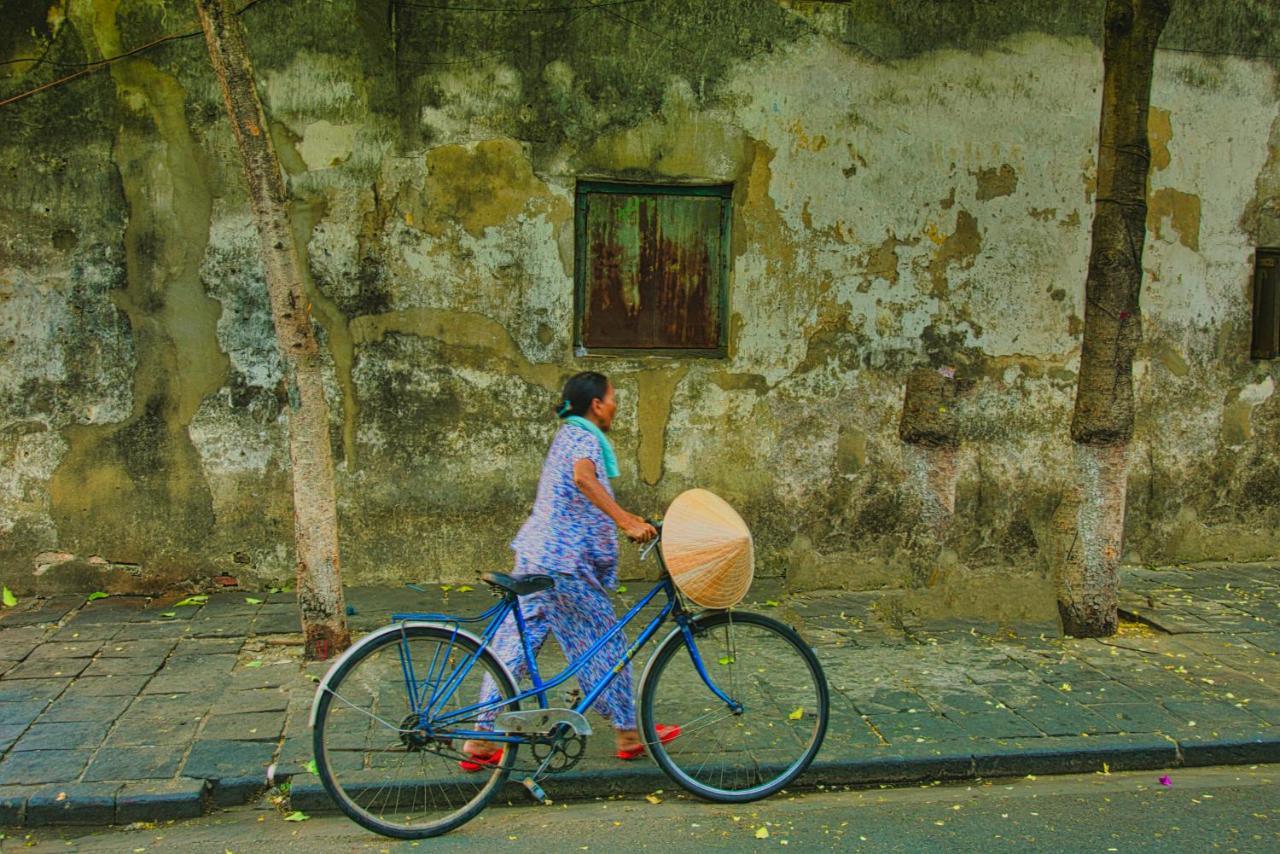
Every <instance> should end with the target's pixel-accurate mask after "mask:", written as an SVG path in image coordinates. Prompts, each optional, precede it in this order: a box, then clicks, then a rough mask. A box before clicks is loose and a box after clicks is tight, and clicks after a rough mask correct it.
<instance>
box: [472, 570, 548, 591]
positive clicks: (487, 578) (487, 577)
mask: <svg viewBox="0 0 1280 854" xmlns="http://www.w3.org/2000/svg"><path fill="white" fill-rule="evenodd" d="M480 580H481V581H483V582H484V583H485V584H490V585H492V586H494V587H497V588H498V589H499V590H505V591H507V592H508V593H510V594H512V595H513V596H527V595H528V594H530V593H537V592H538V591H539V590H550V589H551V588H552V587H555V586H556V580H555V579H554V578H552V577H551V576H550V575H522V576H520V577H519V578H516V577H514V576H511V575H507V574H506V573H505V572H486V573H485V574H484V575H482V576H480Z"/></svg>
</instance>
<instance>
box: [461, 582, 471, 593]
mask: <svg viewBox="0 0 1280 854" xmlns="http://www.w3.org/2000/svg"><path fill="white" fill-rule="evenodd" d="M472 590H475V588H474V587H472V586H471V585H470V584H464V585H462V586H461V587H459V588H458V592H459V593H469V592H471V591H472Z"/></svg>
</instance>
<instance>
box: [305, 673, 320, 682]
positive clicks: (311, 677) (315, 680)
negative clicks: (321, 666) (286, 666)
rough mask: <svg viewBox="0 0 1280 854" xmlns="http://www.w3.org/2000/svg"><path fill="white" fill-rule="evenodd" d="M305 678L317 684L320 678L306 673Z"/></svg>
mask: <svg viewBox="0 0 1280 854" xmlns="http://www.w3.org/2000/svg"><path fill="white" fill-rule="evenodd" d="M307 678H308V679H310V680H311V681H312V682H319V681H320V677H319V676H317V675H315V674H314V673H308V674H307Z"/></svg>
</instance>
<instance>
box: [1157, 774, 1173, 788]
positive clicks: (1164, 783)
mask: <svg viewBox="0 0 1280 854" xmlns="http://www.w3.org/2000/svg"><path fill="white" fill-rule="evenodd" d="M1160 785H1161V786H1172V785H1173V781H1172V780H1170V779H1169V775H1168V774H1165V775H1164V776H1163V777H1161V778H1160Z"/></svg>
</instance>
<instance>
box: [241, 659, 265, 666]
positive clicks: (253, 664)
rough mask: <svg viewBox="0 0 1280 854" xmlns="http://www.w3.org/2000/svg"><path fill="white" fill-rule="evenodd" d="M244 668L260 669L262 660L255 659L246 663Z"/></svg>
mask: <svg viewBox="0 0 1280 854" xmlns="http://www.w3.org/2000/svg"><path fill="white" fill-rule="evenodd" d="M244 666H245V667H261V666H262V659H261V658H255V659H254V660H253V661H246V662H245V665H244Z"/></svg>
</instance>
